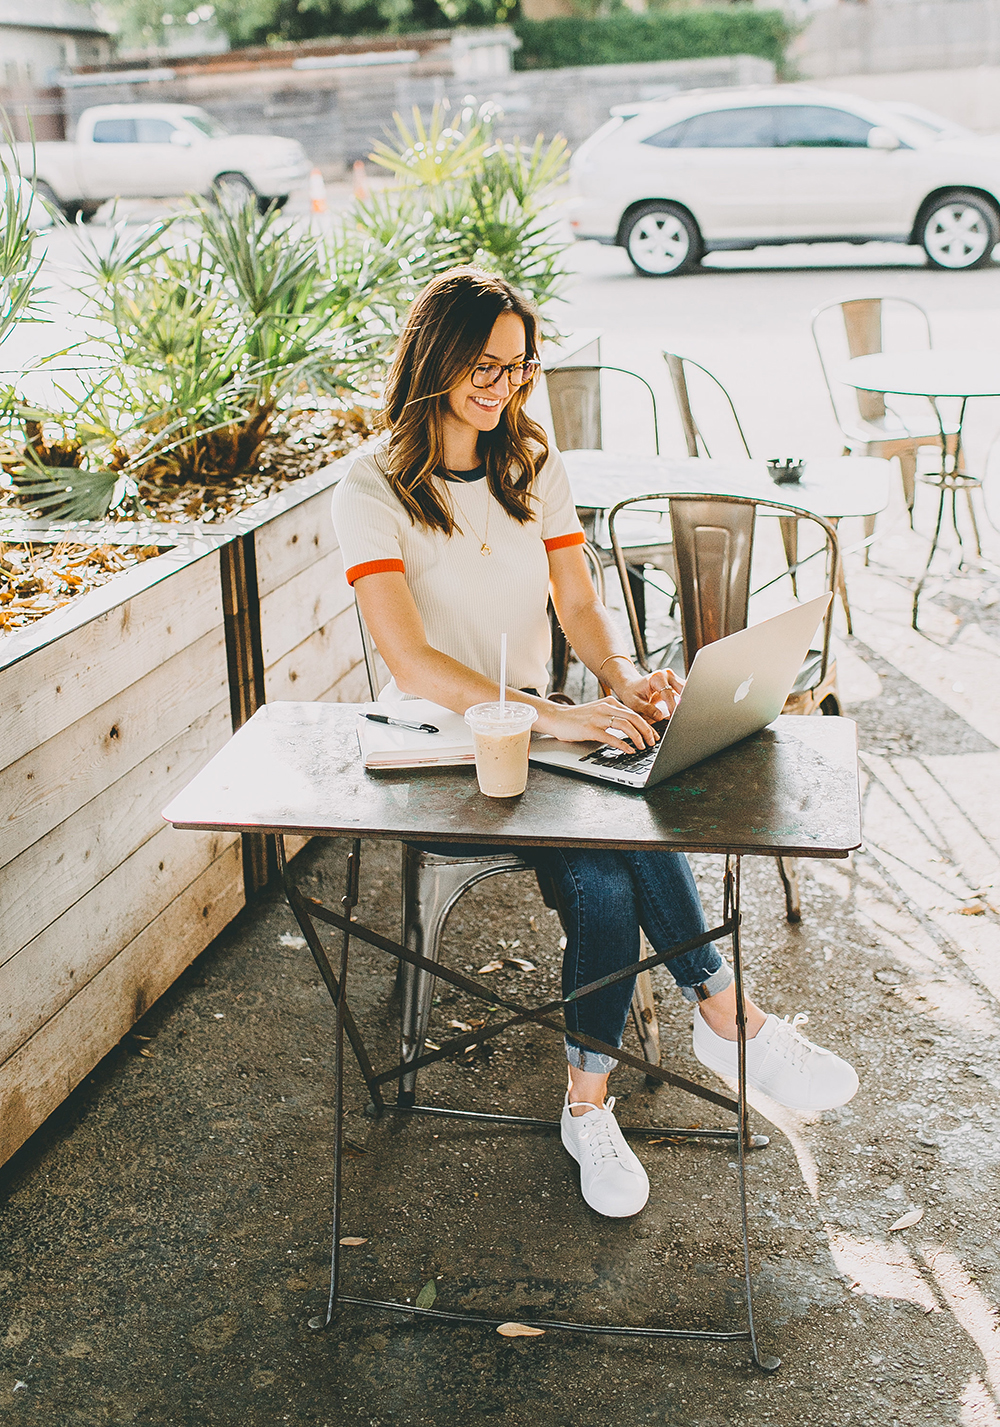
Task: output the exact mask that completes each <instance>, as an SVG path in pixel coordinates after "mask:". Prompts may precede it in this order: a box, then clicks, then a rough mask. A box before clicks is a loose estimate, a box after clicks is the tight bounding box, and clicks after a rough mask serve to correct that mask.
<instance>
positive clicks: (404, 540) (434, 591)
mask: <svg viewBox="0 0 1000 1427" xmlns="http://www.w3.org/2000/svg"><path fill="white" fill-rule="evenodd" d="M379 457H380V449H376V450H375V451H373V452H371V453H370V454H367V455H364V456H359V457H358V459H357V460H356V461H355V462H354V465H353V466H352V467H351V469H350V470H349V471H348V473H347V475H346V476H345V477H344V478H343V480H342V481H341V482H340V484H339V485H338V486H337V488H336V490H335V492H334V495H333V521H334V525H335V527H336V531H337V538H338V540H339V542H340V548H341V551H342V553H343V556H344V570H345V573H346V576H347V580H348V582H349V583H350V584H353V583H354V581H355V580H357V579H360V578H361V577H362V576H364V575H372V574H378V573H381V572H383V571H388V570H398V571H399V572H401V573H402V574H403V575H404V577H405V579H406V584H407V587H408V588H409V590H410V593H411V594H412V596H413V599H414V602H415V604H416V606H417V610H418V612H419V614H420V617H421V619H422V620H423V624H424V631H425V633H426V635H427V639H428V642H429V643H430V644H431V645H432V646H433V647H434V648H435V649H439V650H440V651H441V652H442V653H443V654H448V655H450V656H451V657H452V658H453V659H457V660H458V662H459V663H460V664H464V665H466V667H467V668H469V669H475V670H476V672H477V673H479V674H484V675H486V677H487V678H490V679H497V678H499V672H500V635H501V634H502V633H506V635H507V683H508V685H509V686H511V687H513V688H519V689H528V688H531V689H537V690H538V691H539V692H540V693H544V691H545V688H546V685H547V683H548V672H547V670H546V664H547V662H548V659H549V655H550V653H551V636H550V632H549V622H548V618H547V615H546V604H547V600H548V593H549V565H548V552H549V551H550V550H558V549H560V548H561V547H562V546H565V545H582V544H583V540H584V534H583V531H582V530H581V528H580V521H579V519H578V517H577V514H576V508H575V506H574V504H573V496H572V493H571V491H570V486H569V479H568V477H567V475H566V467H565V466H564V465H563V460H562V457H561V456H560V455H559V453H558V451H555V450H551V449H550V452H549V457H548V460H547V461H546V462H545V464H544V466H543V467H542V469H541V470H540V471H539V472H538V474H537V475H536V477H535V480H534V482H533V485H532V494H533V501H532V504H533V507H534V510H535V516H534V519H532V520H530V521H527V522H525V523H524V524H520V523H519V522H518V521H516V520H514V519H513V518H512V517H511V516H510V515H508V514H507V512H506V511H505V510H504V508H503V506H502V505H501V504H500V503H499V501H497V500H496V499H495V498H494V497H493V495H491V493H490V491H489V487H488V485H487V483H486V480H485V477H484V478H482V479H480V480H474V481H446V480H442V479H440V478H435V481H436V489H437V491H438V493H439V495H441V497H442V499H443V500H445V501H450V503H451V507H452V510H453V511H454V515H455V520H456V522H457V526H458V528H457V529H456V530H455V532H454V534H452V535H450V536H447V535H444V534H443V533H442V532H441V531H440V530H432V529H428V528H427V527H426V526H422V525H418V524H414V523H412V522H411V521H410V518H409V516H408V515H407V514H406V511H405V510H404V509H403V507H402V505H401V504H400V502H399V500H398V499H397V497H396V496H395V494H394V493H393V491H392V490H391V488H390V487H389V484H388V482H387V481H386V478H385V476H384V475H383V473H382V470H381V469H380V461H379ZM484 543H485V544H487V545H488V546H489V549H490V554H488V555H484V554H483V553H482V546H483V544H484Z"/></svg>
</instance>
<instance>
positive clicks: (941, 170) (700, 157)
mask: <svg viewBox="0 0 1000 1427" xmlns="http://www.w3.org/2000/svg"><path fill="white" fill-rule="evenodd" d="M612 113H613V116H614V117H613V118H611V119H610V120H609V122H608V123H607V124H605V125H603V127H602V128H600V129H598V131H597V133H596V134H592V135H591V137H590V138H589V139H587V140H586V141H585V142H584V143H583V144H581V146H580V147H579V148H578V149H577V151H576V153H575V154H574V155H573V159H572V163H571V167H570V176H571V183H572V187H573V192H574V200H573V208H572V216H571V223H572V226H573V231H574V233H575V235H576V236H577V237H578V238H595V239H596V240H597V241H598V242H600V243H613V244H617V245H618V246H619V247H622V248H624V249H625V250H626V252H627V253H628V255H629V257H630V258H631V260H632V263H633V265H634V266H635V268H636V269H637V270H638V271H639V272H640V273H644V274H646V275H647V276H649V277H667V276H669V275H671V274H673V273H680V272H684V271H685V270H686V269H690V268H692V267H694V266H696V264H697V263H698V262H699V261H700V259H701V258H702V257H703V256H704V254H705V253H708V252H713V251H719V250H720V249H724V248H728V249H735V248H754V247H757V246H758V245H759V244H762V243H768V244H773V243H802V242H810V243H822V242H827V243H829V242H845V241H846V242H849V243H867V242H871V241H872V240H873V239H878V240H880V241H882V242H893V243H919V244H921V245H922V247H923V248H924V251H925V252H926V254H927V256H928V258H929V259H930V261H931V263H932V264H933V265H934V266H935V267H939V268H975V267H979V266H981V265H982V264H983V263H986V262H988V261H989V260H990V257H991V255H992V252H993V248H994V247H995V246H996V244H997V242H1000V147H998V145H997V142H996V140H995V139H992V138H978V137H976V136H969V137H962V138H947V137H943V138H942V137H935V136H933V134H932V131H930V130H929V129H928V128H927V126H926V125H923V124H918V123H916V122H914V121H913V120H911V119H909V118H907V117H906V116H905V115H904V114H902V113H900V112H899V111H898V110H892V109H889V108H888V107H886V108H883V107H881V106H880V105H878V104H874V103H869V102H868V101H866V100H862V99H855V98H853V97H848V96H846V95H839V94H832V93H830V92H829V91H828V90H821V89H810V88H807V87H806V86H804V85H782V86H780V87H776V88H763V87H756V86H755V87H753V88H748V89H726V90H718V89H715V90H700V91H697V90H692V91H689V92H688V93H684V94H678V95H677V96H676V97H674V98H670V99H665V100H655V101H651V102H650V103H646V104H637V105H631V106H628V107H625V106H622V107H620V108H618V109H615V110H613V111H612Z"/></svg>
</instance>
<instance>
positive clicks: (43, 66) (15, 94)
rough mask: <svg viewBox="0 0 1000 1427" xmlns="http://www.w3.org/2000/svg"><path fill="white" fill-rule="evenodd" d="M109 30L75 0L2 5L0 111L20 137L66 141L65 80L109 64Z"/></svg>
mask: <svg viewBox="0 0 1000 1427" xmlns="http://www.w3.org/2000/svg"><path fill="white" fill-rule="evenodd" d="M113 44H114V42H113V40H112V37H111V35H110V34H109V32H108V30H107V29H106V28H105V26H104V25H102V24H101V23H100V22H99V21H98V20H97V19H96V18H95V16H94V13H93V11H92V9H91V8H90V6H89V5H84V4H77V3H75V0H0V107H2V108H3V109H4V110H5V111H6V113H7V115H8V118H9V120H10V122H11V124H12V126H13V127H14V129H15V132H16V134H17V137H18V138H20V139H27V138H29V137H30V133H31V131H32V130H34V135H35V138H36V139H61V138H63V137H64V124H63V101H62V90H61V88H60V87H59V82H60V76H61V75H63V74H64V73H65V72H66V71H67V70H71V69H75V68H76V67H77V66H78V65H102V64H106V63H107V62H108V61H109V60H110V59H111V57H112V54H113Z"/></svg>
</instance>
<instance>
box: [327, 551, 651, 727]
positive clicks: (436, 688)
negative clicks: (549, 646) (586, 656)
mask: <svg viewBox="0 0 1000 1427" xmlns="http://www.w3.org/2000/svg"><path fill="white" fill-rule="evenodd" d="M571 553H574V552H572V551H568V550H560V551H556V552H554V554H553V555H550V557H549V559H550V567H551V561H552V560H554V559H555V558H556V556H557V555H566V554H571ZM575 553H577V554H578V555H579V551H576V552H575ZM579 559H580V564H581V567H582V568H583V573H584V578H585V579H586V582H587V584H588V585H589V586H590V590H591V594H592V595H593V596H594V600H595V602H596V604H597V607H598V609H599V610H603V606H602V605H601V604H600V601H599V600H597V597H596V595H595V594H594V590H593V586H592V585H590V577H589V575H588V574H587V571H586V566H585V565H584V563H583V557H582V555H579ZM560 563H561V562H560ZM354 592H355V594H356V595H357V600H358V607H359V609H360V610H361V615H362V618H363V619H364V621H365V624H366V625H367V626H368V630H369V633H370V634H371V636H372V639H373V640H374V641H375V645H376V647H377V649H378V652H379V654H381V656H382V658H383V659H384V660H385V663H386V665H387V667H388V669H389V672H390V673H391V674H392V676H393V678H394V679H395V681H396V684H397V686H398V687H399V688H400V689H401V690H402V691H403V692H404V693H406V694H414V695H416V696H417V697H418V698H421V699H429V700H430V701H431V702H432V703H435V704H440V705H441V706H442V707H443V708H447V709H452V710H453V711H454V712H455V713H464V712H465V710H466V709H467V708H470V707H471V706H472V705H473V704H479V703H486V702H488V701H491V700H494V699H497V698H499V696H500V686H499V684H497V683H494V681H493V680H491V679H487V678H486V677H485V676H484V675H482V674H477V673H476V672H475V670H473V669H469V668H467V667H466V665H464V664H460V663H459V662H458V660H457V659H452V658H451V657H450V656H449V655H447V654H442V652H441V651H440V650H439V649H435V648H434V647H433V646H432V645H431V644H429V643H428V641H427V635H426V632H425V630H424V624H423V620H422V619H421V618H420V614H419V612H418V610H417V607H416V604H415V603H414V600H413V596H412V595H411V594H410V591H409V589H408V588H407V584H406V580H405V578H404V577H403V575H401V574H399V573H398V572H397V571H386V572H383V573H380V574H373V575H363V576H362V577H361V578H360V579H358V580H356V581H355V584H354ZM605 618H606V615H605ZM609 628H610V625H609ZM567 632H568V631H567ZM575 647H576V644H575V641H574V648H575ZM612 647H613V646H612V645H611V644H610V643H609V644H608V646H607V648H606V649H604V650H603V653H604V654H608V653H610V652H611V651H612ZM578 652H579V651H578ZM608 667H609V669H610V668H611V667H612V666H611V665H609V666H608ZM615 667H618V665H617V662H616V666H615ZM605 681H606V682H609V681H608V680H607V678H606V680H605ZM507 697H508V698H511V699H515V700H517V701H518V702H520V703H525V704H531V706H532V707H533V708H535V709H537V710H538V721H537V723H536V724H535V727H536V729H537V730H538V732H539V733H549V734H552V735H553V737H555V738H562V739H566V740H567V741H569V742H578V741H584V740H588V739H593V740H596V741H598V742H602V743H607V744H610V745H611V746H612V747H615V748H621V749H622V750H623V751H625V752H631V751H632V748H633V746H636V747H641V746H643V745H645V744H651V743H653V742H655V735H654V734H653V731H652V729H650V727H649V725H648V723H647V722H646V720H645V719H644V718H643V717H642V716H641V715H640V714H639V713H638V712H635V711H633V710H632V708H631V707H627V706H626V705H625V704H624V703H623V702H619V701H618V700H617V699H614V698H608V699H598V700H596V701H595V702H594V703H591V704H580V705H575V706H572V707H570V706H567V705H563V704H552V703H549V701H548V700H547V699H540V698H535V697H534V696H532V695H531V694H523V693H521V691H520V690H519V689H508V690H507ZM654 716H655V715H654ZM612 719H614V720H615V728H617V730H618V733H619V734H620V733H622V732H624V733H625V736H626V738H628V739H630V740H631V743H628V742H626V741H625V740H624V739H623V738H621V737H619V736H618V734H616V733H615V731H614V729H612V730H611V732H610V733H609V732H607V730H608V728H609V727H610V726H611V721H612Z"/></svg>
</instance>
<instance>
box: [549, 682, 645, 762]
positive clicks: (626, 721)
mask: <svg viewBox="0 0 1000 1427" xmlns="http://www.w3.org/2000/svg"><path fill="white" fill-rule="evenodd" d="M542 707H543V712H542V714H541V716H540V717H539V720H538V723H537V725H536V727H537V728H538V731H539V732H540V733H549V734H552V736H553V737H554V738H561V739H563V740H564V742H566V743H584V742H587V741H593V742H597V743H607V744H609V745H610V746H611V747H612V748H620V749H621V751H622V752H623V753H634V752H635V751H636V749H638V748H650V747H652V745H653V744H654V743H655V742H656V734H655V733H654V732H653V730H652V729H651V728H650V726H649V724H648V723H647V721H646V719H645V718H643V716H642V715H641V714H640V713H638V712H637V711H636V710H635V709H631V708H629V707H628V706H627V705H626V704H624V703H623V702H622V700H621V699H616V698H615V697H614V696H613V695H611V696H610V697H608V698H606V699H597V700H595V702H594V703H592V704H551V703H548V702H546V703H545V704H544V705H543V706H542ZM652 716H653V717H654V718H661V717H662V715H661V714H657V713H655V712H654V713H653V715H652Z"/></svg>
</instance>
